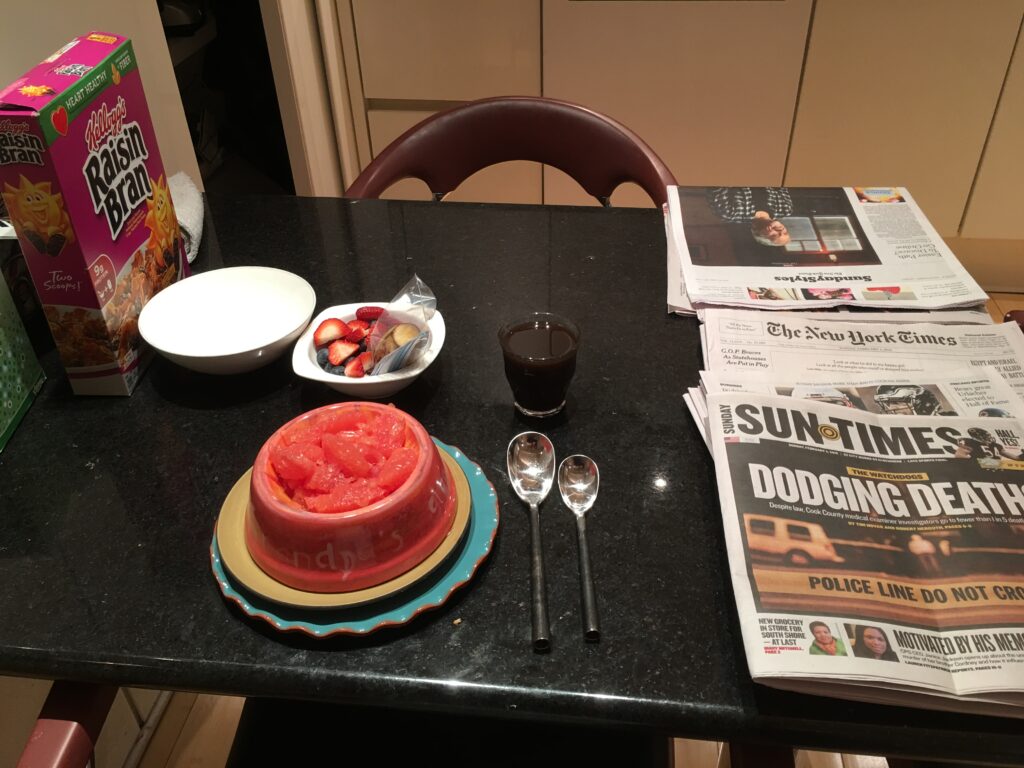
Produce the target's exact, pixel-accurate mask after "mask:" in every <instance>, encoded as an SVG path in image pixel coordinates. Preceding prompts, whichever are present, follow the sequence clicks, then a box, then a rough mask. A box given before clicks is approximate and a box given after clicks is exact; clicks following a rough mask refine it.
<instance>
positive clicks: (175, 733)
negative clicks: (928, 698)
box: [0, 293, 1024, 768]
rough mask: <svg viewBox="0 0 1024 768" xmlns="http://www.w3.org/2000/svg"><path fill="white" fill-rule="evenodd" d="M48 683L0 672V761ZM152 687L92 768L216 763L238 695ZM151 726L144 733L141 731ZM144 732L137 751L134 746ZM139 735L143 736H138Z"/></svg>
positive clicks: (686, 745)
mask: <svg viewBox="0 0 1024 768" xmlns="http://www.w3.org/2000/svg"><path fill="white" fill-rule="evenodd" d="M1014 309H1024V294H1015V293H994V294H992V295H991V301H990V302H989V305H988V310H989V313H990V314H991V315H992V318H993V319H994V320H995V321H996V322H1000V321H1001V320H1002V317H1003V314H1004V313H1006V312H1008V311H1010V310H1014ZM49 687H50V684H49V682H48V681H45V680H28V679H24V678H14V677H0V766H7V765H14V764H15V763H16V761H17V757H18V755H19V754H21V749H22V747H23V746H24V743H25V740H26V739H27V738H28V734H29V733H30V732H31V730H32V726H33V724H34V722H35V718H36V715H37V713H38V712H39V708H40V706H41V705H42V703H43V700H44V699H45V698H46V694H47V692H48V690H49ZM158 701H159V693H158V692H156V691H147V690H140V689H123V690H122V691H121V692H119V693H118V696H117V698H116V699H115V701H114V706H113V708H112V709H111V712H110V715H109V716H108V718H107V724H106V726H105V727H104V731H103V734H102V736H101V737H100V741H99V744H98V745H97V750H96V752H97V754H96V768H122V767H123V766H125V765H126V761H127V764H128V765H133V764H134V765H137V766H138V767H139V768H222V767H223V765H224V763H225V761H226V760H227V756H228V752H229V751H230V748H231V741H232V739H233V738H234V733H235V729H236V727H237V725H238V718H239V716H240V715H241V711H242V704H243V702H244V700H243V699H240V698H237V697H232V696H209V695H205V694H192V693H174V694H173V695H171V696H170V698H169V701H165V702H163V704H162V706H164V710H163V712H162V715H161V714H160V713H157V716H156V717H153V718H152V719H153V720H154V721H158V722H149V716H150V714H151V713H152V712H153V709H154V707H157V706H158ZM147 730H151V731H152V733H151V734H148V733H146V731H147ZM140 736H143V737H145V736H148V743H146V745H145V749H144V751H143V750H141V749H140V748H136V744H137V743H139V741H140ZM143 740H144V741H145V738H143ZM674 751H675V761H676V765H677V766H687V768H725V767H726V766H728V755H727V754H725V755H723V754H722V749H721V745H719V744H717V743H715V742H701V741H691V740H683V739H677V740H676V742H675V750H674ZM885 765H886V763H885V760H883V759H881V758H873V757H860V756H854V755H835V754H831V753H823V752H800V753H799V754H798V759H797V766H798V768H884V766H885Z"/></svg>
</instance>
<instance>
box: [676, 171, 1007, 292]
mask: <svg viewBox="0 0 1024 768" xmlns="http://www.w3.org/2000/svg"><path fill="white" fill-rule="evenodd" d="M668 207H669V213H668V238H669V250H668V262H669V265H670V267H669V271H670V274H669V283H668V285H669V291H668V304H669V307H670V308H674V309H676V311H683V312H688V311H693V309H694V308H697V309H699V308H700V307H701V306H702V305H707V304H713V305H727V306H756V307H757V308H758V309H812V308H821V307H829V306H838V305H851V306H862V307H872V308H875V309H895V308H914V309H941V308H947V307H956V306H969V305H973V304H980V303H984V302H985V300H986V299H987V296H986V295H985V293H984V291H982V290H981V288H980V287H979V286H978V284H977V283H976V282H975V281H974V280H973V278H971V276H970V275H969V274H968V273H967V271H966V270H965V269H964V268H963V266H962V265H961V264H960V262H959V261H958V260H957V258H956V256H955V255H954V254H953V252H952V251H951V250H950V249H949V247H948V246H947V245H946V244H945V242H943V240H942V238H941V237H940V236H939V234H938V232H936V231H935V228H934V227H932V225H931V224H930V223H929V222H928V220H927V218H925V215H924V213H923V212H922V211H921V209H920V207H919V206H918V205H917V203H915V202H914V199H913V198H912V197H911V196H910V193H909V192H907V190H906V189H904V188H902V187H669V194H668ZM676 265H678V266H676ZM677 270H678V272H679V273H681V274H678V273H676V272H677Z"/></svg>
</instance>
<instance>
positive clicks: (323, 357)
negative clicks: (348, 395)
mask: <svg viewBox="0 0 1024 768" xmlns="http://www.w3.org/2000/svg"><path fill="white" fill-rule="evenodd" d="M316 364H317V365H319V366H320V367H321V368H323V369H324V370H327V366H328V362H327V350H326V349H318V350H317V351H316Z"/></svg>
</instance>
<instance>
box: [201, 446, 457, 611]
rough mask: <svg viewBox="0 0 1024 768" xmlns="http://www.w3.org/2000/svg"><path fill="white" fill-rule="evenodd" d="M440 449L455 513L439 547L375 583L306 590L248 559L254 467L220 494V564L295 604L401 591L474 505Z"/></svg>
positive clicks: (337, 603) (262, 592)
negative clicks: (451, 482) (342, 589)
mask: <svg viewBox="0 0 1024 768" xmlns="http://www.w3.org/2000/svg"><path fill="white" fill-rule="evenodd" d="M440 453H441V458H442V459H443V460H444V463H445V464H447V465H448V469H449V470H450V471H451V473H452V479H453V480H454V481H455V498H456V507H455V519H454V520H453V521H452V527H451V529H450V530H449V531H448V534H447V535H446V536H445V537H444V538H443V539H442V540H441V543H440V544H438V546H437V549H435V550H434V551H433V552H431V553H430V554H429V555H428V556H427V558H426V559H425V560H423V561H422V562H420V564H419V565H417V566H415V567H414V568H412V569H410V570H408V571H406V572H405V573H403V574H402V575H400V576H396V577H395V578H393V579H391V580H390V581H385V582H384V583H382V584H378V585H377V586H375V587H367V588H366V589H359V590H355V591H353V592H306V591H304V590H301V589H294V588H293V587H289V586H287V585H286V584H282V583H281V582H279V581H278V580H277V579H274V578H272V577H271V576H269V575H268V574H267V573H265V572H264V571H263V570H262V569H261V568H260V567H259V566H258V565H257V564H256V561H255V560H253V559H252V555H250V554H249V548H248V547H246V545H245V515H246V512H247V510H248V508H249V478H250V477H251V476H252V469H249V470H248V471H247V472H246V473H245V474H244V475H242V476H241V477H240V478H238V482H236V483H235V485H234V487H233V488H232V489H231V491H230V492H229V493H228V495H227V498H226V499H224V504H223V506H221V509H220V517H219V518H218V519H217V544H218V545H219V547H220V553H221V557H222V559H223V561H224V565H225V566H226V567H227V569H228V571H229V572H230V573H231V575H232V576H233V577H234V578H235V579H237V580H238V581H239V582H241V584H242V585H243V586H244V587H245V588H246V589H248V590H249V591H251V592H255V593H256V594H257V595H259V596H260V597H263V598H266V599H267V600H272V601H273V602H275V603H280V604H281V605H291V606H296V607H299V608H349V607H352V606H356V605H364V604H366V603H371V602H373V601H375V600H380V599H382V598H385V597H388V596H390V595H393V594H395V593H396V592H400V591H401V590H403V589H405V588H406V587H409V586H411V585H412V584H414V583H416V582H417V581H419V580H420V579H422V578H423V577H424V576H426V575H427V574H428V573H430V572H431V571H433V570H434V569H435V568H437V566H439V565H440V564H441V563H442V562H444V560H445V558H447V557H448V555H450V554H451V553H452V551H453V550H454V549H455V547H456V546H457V545H458V543H459V542H460V541H462V537H463V535H464V534H465V532H466V529H467V528H469V513H470V507H471V506H472V497H471V496H470V492H469V482H468V481H467V480H466V475H465V473H464V472H463V471H462V468H461V467H459V465H458V464H456V463H455V459H453V458H451V457H450V456H449V455H448V454H447V453H445V452H444V451H440Z"/></svg>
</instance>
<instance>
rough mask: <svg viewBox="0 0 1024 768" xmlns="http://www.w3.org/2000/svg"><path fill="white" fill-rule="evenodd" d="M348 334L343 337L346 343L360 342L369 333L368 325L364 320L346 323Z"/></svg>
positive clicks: (357, 319)
mask: <svg viewBox="0 0 1024 768" xmlns="http://www.w3.org/2000/svg"><path fill="white" fill-rule="evenodd" d="M348 327H349V332H348V335H347V336H346V337H345V340H346V341H362V340H363V339H365V338H366V337H367V335H368V334H369V333H370V324H369V323H368V322H367V321H366V320H360V319H359V318H356V319H355V320H350V321H349V322H348Z"/></svg>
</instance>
